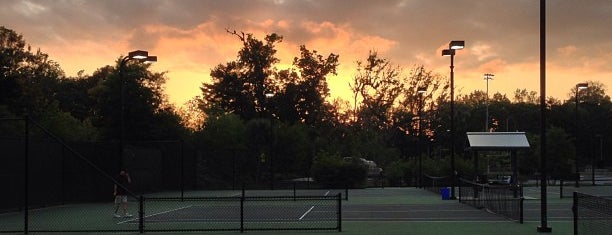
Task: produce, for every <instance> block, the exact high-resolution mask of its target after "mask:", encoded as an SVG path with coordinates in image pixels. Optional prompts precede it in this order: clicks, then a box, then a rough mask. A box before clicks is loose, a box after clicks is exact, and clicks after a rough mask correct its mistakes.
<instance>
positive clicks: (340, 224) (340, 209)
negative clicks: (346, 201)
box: [337, 193, 342, 232]
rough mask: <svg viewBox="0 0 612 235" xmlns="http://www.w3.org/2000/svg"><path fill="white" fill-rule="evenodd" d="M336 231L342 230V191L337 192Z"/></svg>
mask: <svg viewBox="0 0 612 235" xmlns="http://www.w3.org/2000/svg"><path fill="white" fill-rule="evenodd" d="M337 197H338V199H337V200H338V232H342V193H338V195H337Z"/></svg>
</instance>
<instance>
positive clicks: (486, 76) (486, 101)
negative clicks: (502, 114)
mask: <svg viewBox="0 0 612 235" xmlns="http://www.w3.org/2000/svg"><path fill="white" fill-rule="evenodd" d="M493 76H495V75H493V74H490V73H485V75H484V80H486V81H487V98H486V99H485V104H486V106H487V115H486V117H485V132H488V131H489V80H493Z"/></svg>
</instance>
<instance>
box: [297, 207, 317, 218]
mask: <svg viewBox="0 0 612 235" xmlns="http://www.w3.org/2000/svg"><path fill="white" fill-rule="evenodd" d="M312 209H314V206H311V207H310V209H308V211H306V213H304V214H303V215H302V216H301V217H300V218H299V219H298V220H302V219H304V217H305V216H306V215H307V214H308V213H310V212H311V211H312Z"/></svg>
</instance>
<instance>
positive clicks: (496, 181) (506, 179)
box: [489, 175, 512, 185]
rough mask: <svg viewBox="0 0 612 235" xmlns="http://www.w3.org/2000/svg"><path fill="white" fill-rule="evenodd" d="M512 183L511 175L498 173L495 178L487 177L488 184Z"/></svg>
mask: <svg viewBox="0 0 612 235" xmlns="http://www.w3.org/2000/svg"><path fill="white" fill-rule="evenodd" d="M510 183H512V176H509V175H500V176H497V177H495V178H489V184H497V185H508V184H510Z"/></svg>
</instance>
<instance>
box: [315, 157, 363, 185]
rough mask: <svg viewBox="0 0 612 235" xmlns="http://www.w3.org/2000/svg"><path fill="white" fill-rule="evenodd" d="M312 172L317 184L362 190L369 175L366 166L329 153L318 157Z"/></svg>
mask: <svg viewBox="0 0 612 235" xmlns="http://www.w3.org/2000/svg"><path fill="white" fill-rule="evenodd" d="M311 171H312V177H313V178H314V180H315V182H317V183H319V184H321V185H322V186H324V187H330V188H344V187H350V188H362V187H364V185H365V181H366V177H367V173H368V171H367V167H366V166H365V165H362V164H360V163H358V162H356V161H343V160H342V158H341V157H340V156H337V155H332V154H327V153H320V154H319V155H317V156H316V158H315V160H314V163H313V165H312V169H311Z"/></svg>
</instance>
